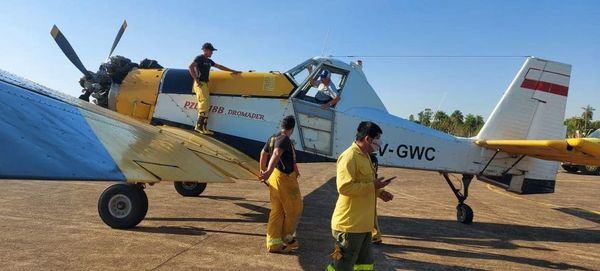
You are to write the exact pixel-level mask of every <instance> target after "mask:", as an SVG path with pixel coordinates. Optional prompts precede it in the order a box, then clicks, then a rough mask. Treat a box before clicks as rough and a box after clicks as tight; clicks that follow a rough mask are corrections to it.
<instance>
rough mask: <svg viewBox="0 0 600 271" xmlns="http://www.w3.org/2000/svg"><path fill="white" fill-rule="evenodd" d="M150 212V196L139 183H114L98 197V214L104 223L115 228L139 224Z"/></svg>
mask: <svg viewBox="0 0 600 271" xmlns="http://www.w3.org/2000/svg"><path fill="white" fill-rule="evenodd" d="M147 212H148V197H147V196H146V192H144V189H143V188H142V187H141V186H139V185H137V184H123V183H121V184H114V185H111V186H109V187H108V188H106V189H105V190H104V192H102V195H100V198H99V199H98V214H99V215H100V218H101V219H102V221H104V223H105V224H106V225H108V226H110V227H111V228H114V229H128V228H133V227H135V226H137V225H138V224H139V223H140V222H141V221H142V220H143V219H144V217H146V213H147Z"/></svg>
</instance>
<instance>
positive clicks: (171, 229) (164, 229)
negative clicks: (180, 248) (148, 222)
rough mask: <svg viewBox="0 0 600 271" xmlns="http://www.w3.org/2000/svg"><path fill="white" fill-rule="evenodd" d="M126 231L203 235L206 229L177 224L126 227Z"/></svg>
mask: <svg viewBox="0 0 600 271" xmlns="http://www.w3.org/2000/svg"><path fill="white" fill-rule="evenodd" d="M125 231H135V232H144V233H159V234H175V235H194V236H201V235H205V234H206V231H204V230H203V229H201V228H196V227H175V226H158V227H148V226H137V227H135V228H132V229H125Z"/></svg>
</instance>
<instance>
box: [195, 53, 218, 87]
mask: <svg viewBox="0 0 600 271" xmlns="http://www.w3.org/2000/svg"><path fill="white" fill-rule="evenodd" d="M194 62H196V69H197V70H198V74H197V76H198V80H200V81H201V82H208V74H209V73H210V67H212V66H214V65H215V62H214V61H212V59H210V58H207V57H205V56H204V55H199V56H197V57H196V58H194Z"/></svg>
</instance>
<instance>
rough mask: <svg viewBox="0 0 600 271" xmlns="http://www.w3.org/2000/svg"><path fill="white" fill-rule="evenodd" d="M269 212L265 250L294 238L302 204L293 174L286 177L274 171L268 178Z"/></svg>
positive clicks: (295, 177) (294, 174)
mask: <svg viewBox="0 0 600 271" xmlns="http://www.w3.org/2000/svg"><path fill="white" fill-rule="evenodd" d="M269 190H270V191H269V193H270V198H271V212H269V223H268V224H267V248H270V247H272V246H275V245H280V244H282V243H283V241H286V242H289V241H291V240H292V239H293V238H294V233H295V232H296V226H298V221H299V220H300V215H301V214H302V209H303V205H302V204H303V203H302V195H300V187H298V180H297V176H296V173H295V172H292V173H291V174H290V175H287V174H285V173H283V172H281V171H279V170H278V169H275V170H274V171H273V173H272V174H271V176H270V177H269Z"/></svg>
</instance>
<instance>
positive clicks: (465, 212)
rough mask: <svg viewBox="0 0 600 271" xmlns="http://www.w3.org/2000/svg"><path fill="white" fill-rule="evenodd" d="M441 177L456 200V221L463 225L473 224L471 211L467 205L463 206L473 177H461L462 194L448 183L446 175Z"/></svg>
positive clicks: (448, 179)
mask: <svg viewBox="0 0 600 271" xmlns="http://www.w3.org/2000/svg"><path fill="white" fill-rule="evenodd" d="M442 175H443V176H444V179H446V182H448V185H449V186H450V189H452V192H453V193H454V195H455V196H456V199H458V205H457V206H456V220H458V222H460V223H463V224H471V223H472V222H473V209H471V207H469V205H467V204H465V203H464V201H465V200H467V197H468V196H469V185H470V184H471V181H472V180H473V175H463V177H462V187H463V189H462V190H463V192H462V193H461V192H460V190H461V189H458V188H456V186H454V183H452V181H450V178H449V177H448V173H442Z"/></svg>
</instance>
